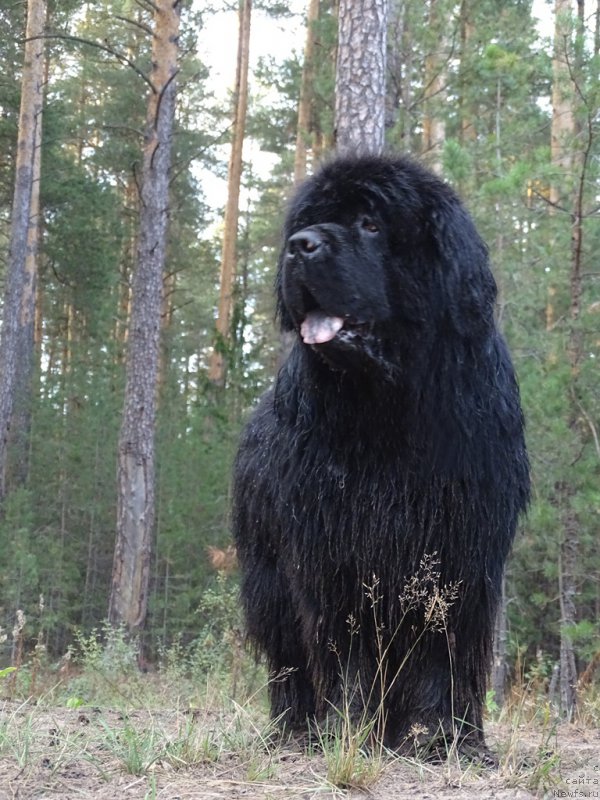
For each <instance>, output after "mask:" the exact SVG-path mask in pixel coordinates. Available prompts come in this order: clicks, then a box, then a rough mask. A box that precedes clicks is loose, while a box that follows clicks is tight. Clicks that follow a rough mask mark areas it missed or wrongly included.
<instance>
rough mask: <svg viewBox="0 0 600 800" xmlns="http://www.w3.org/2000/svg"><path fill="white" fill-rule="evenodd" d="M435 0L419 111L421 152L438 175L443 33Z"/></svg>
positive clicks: (443, 128)
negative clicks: (431, 46)
mask: <svg viewBox="0 0 600 800" xmlns="http://www.w3.org/2000/svg"><path fill="white" fill-rule="evenodd" d="M442 22H443V21H442V20H441V19H440V18H439V9H438V7H437V0H430V2H429V27H430V28H431V29H432V30H434V31H436V32H437V33H438V35H437V37H436V46H435V49H434V51H433V52H430V53H428V54H427V56H426V57H425V97H424V114H423V145H422V151H423V155H424V157H425V159H426V161H427V163H428V164H429V166H430V167H431V169H432V170H433V171H434V172H436V173H437V174H438V175H440V174H441V172H442V148H443V146H444V140H445V138H446V125H445V123H444V120H443V119H442V116H441V114H440V108H441V103H442V97H443V93H444V84H445V80H444V68H445V66H444V62H443V59H442V56H441V54H442V51H443V40H444V37H443V33H442V30H441V28H442Z"/></svg>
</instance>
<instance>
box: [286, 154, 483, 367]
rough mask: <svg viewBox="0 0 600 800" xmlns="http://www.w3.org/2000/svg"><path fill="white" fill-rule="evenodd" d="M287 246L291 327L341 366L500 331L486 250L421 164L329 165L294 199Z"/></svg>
mask: <svg viewBox="0 0 600 800" xmlns="http://www.w3.org/2000/svg"><path fill="white" fill-rule="evenodd" d="M284 239H285V241H284V246H283V249H282V253H281V256H280V259H279V268H278V277H277V295H278V313H279V316H280V319H281V323H282V326H283V328H284V330H295V331H297V333H298V336H299V337H300V339H301V341H302V342H303V343H304V344H305V345H306V346H308V347H311V348H313V349H314V350H315V351H316V352H318V353H319V354H320V355H322V356H323V357H324V358H325V359H326V360H327V361H328V362H330V363H331V364H333V365H335V366H339V367H341V368H344V369H345V368H348V367H349V366H351V365H352V363H354V362H357V361H359V362H364V360H365V358H367V359H369V358H377V359H384V360H386V361H387V360H390V359H391V360H393V358H394V351H397V350H398V347H400V348H402V347H406V346H407V345H409V344H410V343H411V341H414V339H415V338H416V337H420V338H422V337H428V338H429V339H430V340H432V339H433V338H435V336H436V334H438V333H439V332H443V330H444V329H446V330H447V332H448V333H450V332H451V333H453V334H454V335H458V336H462V337H465V336H474V337H477V336H479V337H481V336H482V335H483V334H484V332H485V331H486V330H489V329H491V328H492V327H493V304H494V299H495V284H494V280H493V277H492V275H491V273H490V271H489V268H488V266H487V252H486V248H485V245H484V244H483V242H482V241H481V239H480V237H479V236H478V234H477V232H476V230H475V227H474V225H473V223H472V221H471V219H470V217H469V216H468V214H467V213H466V211H465V210H464V208H463V207H462V205H461V204H460V202H459V200H458V198H457V196H456V195H455V193H454V192H453V191H452V190H451V189H450V188H449V187H448V186H447V185H446V184H444V183H443V182H442V181H440V180H439V179H438V178H437V177H435V176H434V175H432V174H431V173H429V172H427V171H426V170H425V169H423V168H422V167H420V166H419V165H417V164H415V163H414V162H412V161H409V160H407V159H392V158H384V157H376V156H365V157H359V158H348V157H346V158H338V159H335V160H333V161H331V162H330V163H328V164H326V165H325V166H324V167H323V168H322V169H321V171H320V172H318V173H317V174H316V175H314V176H313V177H311V178H309V179H308V180H307V181H306V182H305V183H304V184H303V185H302V186H301V187H300V188H299V189H298V191H297V192H296V194H295V196H294V198H293V199H292V202H291V203H290V207H289V211H288V216H287V219H286V223H285V227H284Z"/></svg>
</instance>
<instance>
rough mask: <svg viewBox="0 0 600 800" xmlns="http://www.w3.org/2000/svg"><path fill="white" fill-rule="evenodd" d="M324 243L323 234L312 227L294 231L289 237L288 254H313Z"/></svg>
mask: <svg viewBox="0 0 600 800" xmlns="http://www.w3.org/2000/svg"><path fill="white" fill-rule="evenodd" d="M322 245H323V238H322V236H321V235H320V234H319V233H318V232H317V231H314V230H311V229H310V228H306V229H305V230H303V231H298V233H294V234H293V235H292V236H290V238H289V239H288V243H287V247H288V255H290V256H295V255H298V254H300V255H303V256H312V255H314V254H315V253H316V252H317V250H319V248H320V247H321V246H322Z"/></svg>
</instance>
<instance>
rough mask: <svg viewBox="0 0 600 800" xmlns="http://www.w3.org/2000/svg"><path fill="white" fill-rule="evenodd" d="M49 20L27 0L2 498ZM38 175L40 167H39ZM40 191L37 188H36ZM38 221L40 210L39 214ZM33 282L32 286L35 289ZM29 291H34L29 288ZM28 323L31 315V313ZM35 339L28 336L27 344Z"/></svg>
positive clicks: (0, 349)
mask: <svg viewBox="0 0 600 800" xmlns="http://www.w3.org/2000/svg"><path fill="white" fill-rule="evenodd" d="M45 21H46V4H45V0H29V3H28V7H27V30H26V43H25V57H24V66H23V77H22V85H21V110H20V114H19V137H18V143H17V160H16V169H15V188H14V195H13V207H12V216H11V230H10V246H9V256H8V264H7V279H6V287H5V295H4V307H3V323H2V337H1V340H0V374H1V375H2V382H1V384H0V502H1V501H2V500H3V499H4V496H5V492H6V483H5V481H6V468H7V457H8V449H7V448H8V439H9V430H10V424H11V418H12V415H13V409H14V405H15V400H16V399H17V398H16V394H17V392H18V391H19V390H20V389H22V388H24V383H25V382H26V381H27V378H25V377H23V373H22V371H20V367H22V366H24V365H23V364H22V363H21V362H19V356H21V357H23V355H24V348H23V342H24V341H25V340H26V338H27V337H26V335H25V334H24V332H23V325H24V318H23V308H24V298H25V297H26V289H27V286H28V284H27V272H26V265H27V254H28V248H31V246H32V239H31V238H30V236H31V235H30V222H31V216H32V215H31V202H32V193H33V184H34V179H35V176H36V163H37V165H38V166H39V161H37V162H36V144H37V153H38V157H39V152H40V134H39V133H38V126H41V119H42V105H43V85H44V38H43V34H44V26H45ZM38 180H39V172H38ZM36 192H37V189H36ZM35 217H36V219H35V222H36V224H37V215H35ZM31 288H32V287H30V289H31ZM30 295H31V292H30ZM28 316H29V319H28V320H27V322H28V323H29V322H30V320H31V315H30V314H29V315H28ZM32 346H33V341H31V342H29V341H27V342H26V344H25V349H26V350H27V356H28V357H29V358H30V353H29V349H30V347H32Z"/></svg>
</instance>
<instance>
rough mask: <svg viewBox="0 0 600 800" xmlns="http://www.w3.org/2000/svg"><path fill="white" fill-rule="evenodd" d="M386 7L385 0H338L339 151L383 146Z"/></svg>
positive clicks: (364, 150) (369, 150)
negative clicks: (339, 0)
mask: <svg viewBox="0 0 600 800" xmlns="http://www.w3.org/2000/svg"><path fill="white" fill-rule="evenodd" d="M387 12H388V5H387V0H341V2H340V10H339V27H338V55H337V68H336V80H335V139H336V147H337V150H338V152H342V153H343V152H358V153H380V152H381V151H382V150H383V145H384V136H385V79H386V39H387Z"/></svg>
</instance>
